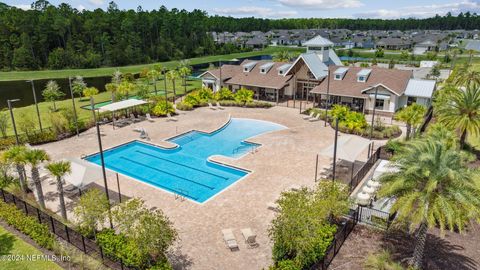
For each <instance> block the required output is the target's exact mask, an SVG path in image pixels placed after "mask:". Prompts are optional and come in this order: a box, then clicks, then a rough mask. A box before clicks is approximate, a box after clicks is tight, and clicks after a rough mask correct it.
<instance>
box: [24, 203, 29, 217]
mask: <svg viewBox="0 0 480 270" xmlns="http://www.w3.org/2000/svg"><path fill="white" fill-rule="evenodd" d="M23 207H24V208H25V215H27V216H28V209H27V203H26V202H25V201H23Z"/></svg>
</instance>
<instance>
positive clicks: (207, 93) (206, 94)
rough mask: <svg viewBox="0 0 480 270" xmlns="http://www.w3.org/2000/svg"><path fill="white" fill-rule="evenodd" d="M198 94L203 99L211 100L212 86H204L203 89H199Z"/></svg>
mask: <svg viewBox="0 0 480 270" xmlns="http://www.w3.org/2000/svg"><path fill="white" fill-rule="evenodd" d="M197 94H198V97H199V98H200V100H202V101H209V100H211V99H213V91H212V89H210V88H206V87H203V88H202V89H200V90H198V92H197Z"/></svg>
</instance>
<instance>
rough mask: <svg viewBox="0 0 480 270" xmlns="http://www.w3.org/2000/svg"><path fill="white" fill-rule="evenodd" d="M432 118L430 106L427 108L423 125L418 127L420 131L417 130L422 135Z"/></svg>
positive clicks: (431, 107)
mask: <svg viewBox="0 0 480 270" xmlns="http://www.w3.org/2000/svg"><path fill="white" fill-rule="evenodd" d="M432 118H433V106H430V107H428V110H427V113H426V114H425V118H424V120H423V123H422V125H421V126H420V129H419V131H420V133H423V132H424V131H425V130H426V129H427V126H428V124H429V123H430V121H432Z"/></svg>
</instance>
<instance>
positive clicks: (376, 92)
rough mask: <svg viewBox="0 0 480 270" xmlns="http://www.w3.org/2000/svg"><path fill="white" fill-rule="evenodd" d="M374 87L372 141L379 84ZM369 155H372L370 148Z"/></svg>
mask: <svg viewBox="0 0 480 270" xmlns="http://www.w3.org/2000/svg"><path fill="white" fill-rule="evenodd" d="M374 87H375V96H374V98H373V113H372V124H371V125H370V141H371V140H372V137H373V124H374V120H375V107H376V103H377V95H378V86H374ZM371 152H372V153H373V147H372V150H371ZM368 156H370V148H369V149H368Z"/></svg>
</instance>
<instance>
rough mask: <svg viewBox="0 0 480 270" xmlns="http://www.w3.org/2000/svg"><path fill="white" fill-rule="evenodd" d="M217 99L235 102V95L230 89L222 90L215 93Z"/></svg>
mask: <svg viewBox="0 0 480 270" xmlns="http://www.w3.org/2000/svg"><path fill="white" fill-rule="evenodd" d="M215 99H216V100H218V101H220V100H235V95H234V94H233V93H232V91H230V89H228V88H225V87H224V88H222V89H220V90H218V91H217V92H216V93H215Z"/></svg>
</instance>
